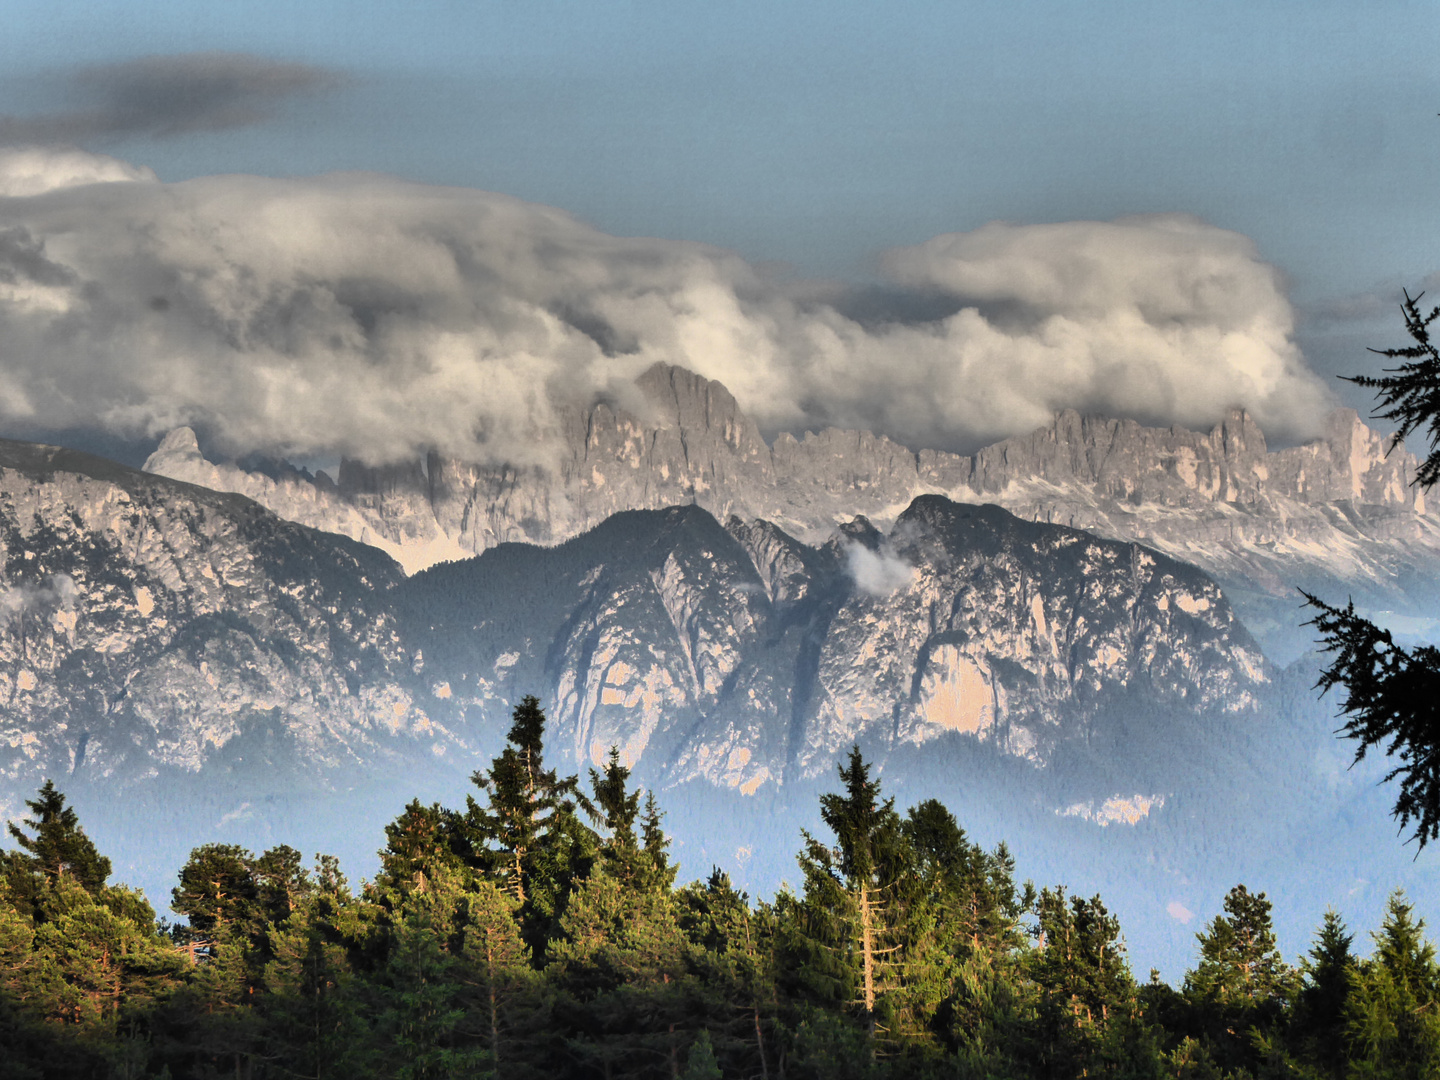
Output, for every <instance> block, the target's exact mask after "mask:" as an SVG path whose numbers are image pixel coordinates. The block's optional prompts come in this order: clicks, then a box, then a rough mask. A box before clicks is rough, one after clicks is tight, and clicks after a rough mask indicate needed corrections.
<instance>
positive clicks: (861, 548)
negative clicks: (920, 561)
mask: <svg viewBox="0 0 1440 1080" xmlns="http://www.w3.org/2000/svg"><path fill="white" fill-rule="evenodd" d="M845 569H846V570H848V571H849V573H850V577H851V578H852V579H853V580H854V582H855V584H856V586H857V587H858V588H859V589H860V591H861V592H864V593H868V594H869V595H871V596H889V595H890V594H891V593H893V592H895V591H896V590H897V589H903V588H906V587H907V586H909V585H911V584H913V583H914V581H915V574H916V571H915V567H913V566H911V565H910V564H909V563H908V562H906V561H905V560H904V559H902V558H901V557H900V556H899V555H897V554H895V552H893V551H891V550H890V549H889V548H888V547H881V548H880V549H879V550H878V551H872V550H871V549H870V548H868V547H866V546H865V545H864V544H862V543H860V542H858V541H853V540H852V541H851V542H850V543H848V544H846V545H845Z"/></svg>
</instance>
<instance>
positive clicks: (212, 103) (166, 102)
mask: <svg viewBox="0 0 1440 1080" xmlns="http://www.w3.org/2000/svg"><path fill="white" fill-rule="evenodd" d="M338 81H339V80H338V77H337V76H336V75H334V74H333V73H331V72H329V71H326V70H324V69H322V68H317V67H313V66H311V65H308V64H291V63H283V62H279V61H275V60H267V59H265V58H264V57H259V56H251V55H249V54H248V53H230V52H205V53H184V54H180V55H169V56H144V57H140V58H138V59H135V60H127V61H125V62H123V63H118V64H99V65H96V66H93V67H88V68H84V69H82V70H81V71H79V72H77V73H75V74H74V75H72V76H71V77H70V78H69V80H68V89H69V93H70V96H72V97H74V98H76V99H78V104H77V107H75V108H71V109H65V110H61V111H58V112H50V113H42V114H40V115H38V116H0V143H10V144H18V143H40V144H44V143H62V142H63V143H68V142H83V141H86V140H90V139H96V138H101V139H103V138H113V137H116V136H127V135H128V136H133V135H142V136H149V137H151V138H161V139H163V138H171V137H173V136H176V135H188V134H192V133H195V132H202V131H228V130H231V129H233V128H239V127H249V126H250V125H252V124H258V123H260V122H262V121H264V120H267V119H269V118H270V117H271V116H273V115H274V113H275V111H276V109H277V108H278V107H279V105H280V104H281V102H283V101H284V100H285V99H287V98H292V97H295V96H297V95H299V94H304V93H309V92H313V91H316V90H323V89H326V88H329V87H331V86H334V85H336V83H337V82H338Z"/></svg>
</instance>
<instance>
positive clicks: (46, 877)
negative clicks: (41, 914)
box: [7, 780, 110, 902]
mask: <svg viewBox="0 0 1440 1080" xmlns="http://www.w3.org/2000/svg"><path fill="white" fill-rule="evenodd" d="M25 805H26V806H27V807H29V808H30V813H31V814H32V815H33V816H31V817H27V818H22V819H21V820H20V822H19V824H15V823H14V822H12V823H10V824H9V825H8V826H7V828H8V830H9V833H10V836H11V837H12V838H13V839H14V840H15V842H16V844H17V845H19V850H18V851H16V852H15V853H14V854H13V856H12V857H11V858H10V859H8V860H7V862H8V863H9V868H8V873H7V877H8V878H9V883H10V888H11V890H12V893H13V894H14V895H15V896H16V897H19V898H26V897H30V898H33V897H34V894H35V889H36V886H37V885H38V883H39V882H40V881H41V880H43V881H44V882H46V883H48V884H50V885H55V884H56V883H58V882H59V881H60V880H61V879H62V878H69V879H71V880H73V881H76V882H78V883H79V885H80V886H81V887H82V888H83V889H85V891H86V892H88V893H89V894H90V895H91V896H98V895H100V891H101V890H102V889H103V888H104V886H105V879H106V878H108V877H109V876H110V860H109V859H107V858H105V856H103V855H101V854H100V853H99V851H97V850H96V848H95V845H94V844H93V843H92V842H91V840H90V838H89V837H88V836H86V835H85V830H84V829H82V828H81V827H80V819H79V816H78V815H77V814H76V813H75V810H74V808H73V807H69V806H66V805H65V796H64V795H62V794H61V793H60V791H59V790H58V789H57V788H56V787H55V783H54V781H53V780H46V781H45V783H44V785H43V786H42V787H41V788H40V792H39V795H38V796H37V797H36V798H34V799H26V800H25ZM26 830H29V831H30V832H31V833H33V835H26ZM22 902H24V901H23V900H22Z"/></svg>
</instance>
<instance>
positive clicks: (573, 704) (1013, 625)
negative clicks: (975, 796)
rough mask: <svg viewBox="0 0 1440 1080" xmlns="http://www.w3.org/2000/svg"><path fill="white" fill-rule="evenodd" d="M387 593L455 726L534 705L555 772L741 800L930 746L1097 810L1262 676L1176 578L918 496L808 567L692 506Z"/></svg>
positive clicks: (759, 536)
mask: <svg viewBox="0 0 1440 1080" xmlns="http://www.w3.org/2000/svg"><path fill="white" fill-rule="evenodd" d="M402 595H403V597H404V602H405V604H406V605H407V610H408V611H410V612H411V613H412V614H411V618H412V619H414V620H415V622H414V623H413V626H412V630H411V631H409V633H410V634H411V636H412V640H414V641H415V642H416V644H417V648H423V652H424V655H425V657H426V674H427V677H428V678H430V679H432V680H434V681H435V693H437V694H441V695H444V697H445V698H446V700H447V702H449V703H450V704H451V706H452V707H455V708H458V709H460V710H462V711H464V710H473V714H475V715H479V714H482V713H483V714H487V715H492V714H499V713H500V712H501V710H503V709H504V708H505V707H506V703H507V702H511V701H514V700H517V699H518V697H519V696H520V695H521V694H523V693H525V692H526V691H527V688H534V687H537V686H543V687H544V688H545V689H546V691H547V700H548V701H549V703H550V708H551V712H550V716H551V719H552V722H553V724H554V728H553V730H554V732H555V737H556V739H557V740H558V741H559V743H560V744H561V745H563V746H564V747H565V748H566V754H567V758H570V759H571V760H573V761H574V762H575V764H576V765H577V766H581V767H583V766H584V765H586V764H599V763H600V762H601V761H602V760H603V758H604V755H605V754H606V753H607V752H608V750H609V748H610V747H611V746H616V747H618V748H619V749H620V751H621V754H622V758H623V759H624V760H625V761H626V762H627V763H628V764H630V765H632V766H634V767H636V769H637V770H638V772H639V773H640V775H642V776H644V777H646V778H647V779H648V780H649V782H652V783H661V784H663V785H667V786H668V785H671V784H676V783H683V782H686V781H703V782H706V783H709V784H713V785H716V786H719V787H725V788H733V789H736V790H738V791H740V792H741V793H744V794H747V795H753V794H756V793H757V792H762V791H765V790H770V791H772V792H773V791H774V790H775V789H777V788H778V787H780V786H782V785H784V784H786V783H788V782H792V781H795V780H811V779H814V778H816V777H821V776H825V775H828V774H829V773H830V771H831V770H832V769H833V765H834V763H835V761H837V760H838V759H839V758H840V757H842V756H843V754H844V752H845V750H846V749H847V748H848V747H849V746H850V744H851V743H854V742H859V743H860V744H861V745H863V746H865V747H866V748H867V750H868V751H869V752H870V753H871V754H873V755H877V756H879V757H881V758H882V759H883V758H884V756H886V755H887V754H889V753H890V752H892V751H894V750H896V749H897V748H899V747H902V746H915V745H920V744H926V743H930V742H934V741H936V740H941V739H944V738H945V737H947V736H959V737H967V738H969V739H971V740H973V741H975V742H977V743H980V744H985V745H988V746H990V747H991V748H992V749H993V750H994V751H995V752H997V753H999V754H1001V755H1002V756H1007V757H1012V758H1016V759H1019V760H1021V761H1024V762H1026V763H1028V764H1029V765H1031V766H1035V767H1039V768H1042V769H1047V768H1052V767H1061V768H1063V769H1065V770H1066V771H1067V775H1068V776H1069V777H1070V779H1071V780H1072V781H1074V783H1075V784H1077V785H1078V787H1079V789H1082V790H1084V791H1086V792H1088V793H1089V794H1092V795H1093V794H1095V792H1093V791H1090V788H1092V787H1094V786H1095V785H1097V784H1098V785H1099V786H1100V787H1101V788H1104V789H1105V790H1103V791H1102V792H1100V797H1101V798H1102V799H1103V798H1105V797H1108V796H1110V795H1113V794H1114V792H1113V791H1111V790H1109V788H1110V787H1113V786H1114V784H1116V783H1122V782H1123V783H1128V784H1130V785H1132V787H1131V789H1130V790H1134V791H1139V790H1141V788H1136V787H1134V785H1136V784H1142V785H1143V784H1148V785H1150V786H1151V787H1154V785H1157V784H1164V783H1171V784H1172V785H1173V784H1174V783H1175V782H1176V779H1177V778H1178V777H1180V776H1181V775H1182V774H1183V773H1184V770H1185V768H1186V767H1187V766H1188V764H1190V761H1189V759H1188V758H1187V757H1186V752H1182V751H1183V748H1185V747H1191V748H1193V747H1195V746H1200V745H1203V743H1204V741H1205V740H1206V739H1211V740H1215V739H1217V738H1219V737H1220V736H1219V734H1218V733H1223V732H1226V731H1230V730H1231V729H1232V728H1233V727H1234V726H1235V725H1237V724H1239V725H1242V726H1243V725H1244V724H1247V723H1253V721H1254V718H1255V715H1256V706H1257V696H1258V694H1259V692H1260V691H1261V689H1262V687H1263V686H1264V685H1265V683H1266V680H1267V678H1268V675H1267V667H1266V663H1265V660H1264V658H1263V657H1262V655H1261V653H1260V650H1259V649H1258V647H1257V646H1256V645H1255V643H1254V641H1253V640H1252V639H1251V638H1250V636H1249V635H1248V634H1247V633H1246V631H1245V629H1244V628H1243V626H1241V625H1240V624H1239V622H1238V621H1237V620H1236V618H1235V616H1234V615H1233V613H1232V612H1231V610H1230V608H1229V605H1228V604H1227V602H1226V601H1225V598H1224V596H1223V595H1222V594H1221V592H1220V590H1219V588H1218V587H1217V586H1216V585H1215V583H1214V582H1213V581H1211V580H1210V579H1208V578H1207V577H1206V576H1205V575H1204V574H1203V573H1201V572H1199V571H1198V570H1196V569H1195V568H1193V567H1189V566H1185V565H1183V564H1180V563H1176V562H1174V561H1172V560H1170V559H1168V558H1166V557H1165V556H1163V555H1159V554H1157V553H1155V552H1153V551H1149V550H1146V549H1144V548H1141V547H1139V546H1138V545H1134V544H1127V543H1121V542H1116V541H1107V540H1101V539H1098V538H1096V537H1093V536H1090V535H1087V534H1085V533H1082V532H1079V531H1076V530H1073V529H1069V528H1064V527H1060V526H1054V525H1048V524H1037V523H1033V522H1025V521H1021V520H1019V519H1017V518H1015V517H1013V516H1012V515H1010V514H1008V513H1007V512H1005V511H1003V510H1000V509H999V508H996V507H993V506H972V505H965V504H958V503H954V502H952V501H950V500H948V499H945V498H943V497H939V496H926V497H923V498H921V499H918V500H916V502H915V503H914V504H913V505H912V506H911V507H910V508H909V509H908V510H906V511H905V513H904V514H902V515H901V516H900V518H899V520H898V521H897V522H896V524H895V525H894V527H893V528H892V530H891V531H890V532H889V534H882V533H880V532H879V531H878V530H876V529H875V528H874V527H873V526H872V525H870V524H869V523H868V522H866V521H865V520H864V519H857V520H855V521H854V522H851V523H848V524H847V525H846V526H844V527H843V528H842V529H840V530H838V531H837V532H836V533H835V534H834V536H833V537H832V538H831V540H830V541H828V542H827V543H826V544H825V545H823V546H822V547H818V548H817V547H811V546H807V545H805V544H803V543H801V542H799V541H798V540H795V539H794V538H792V537H790V536H788V535H787V534H785V533H784V532H783V531H781V530H779V529H778V528H776V527H775V526H773V525H771V524H769V523H767V522H764V521H758V522H745V521H742V520H741V519H739V518H732V519H731V521H730V524H729V527H728V529H722V528H721V527H720V525H719V524H718V523H717V522H716V521H715V520H714V518H712V517H711V516H710V515H709V514H708V513H706V512H705V511H703V510H700V509H699V508H693V507H677V508H672V509H669V510H663V511H649V512H629V513H625V514H620V515H617V516H616V517H613V518H611V519H609V520H608V521H606V522H605V523H604V524H603V525H602V526H600V527H599V528H598V529H596V530H594V531H592V532H590V533H587V534H585V535H582V536H581V537H578V538H576V539H574V540H571V541H569V542H567V543H565V544H562V545H559V546H557V547H554V548H542V547H536V546H521V545H503V546H501V547H499V548H496V549H493V550H491V551H487V552H486V553H485V554H484V555H482V556H481V557H480V558H479V559H475V560H471V561H468V562H465V563H457V564H451V565H446V566H440V567H436V568H434V569H432V570H429V571H426V572H424V573H421V574H418V575H416V576H414V577H412V578H411V579H410V580H409V581H408V582H407V583H406V584H405V586H404V587H403V590H402ZM1220 741H1224V740H1223V738H1221V739H1220ZM1167 745H1168V746H1169V747H1170V749H1169V750H1168V751H1167V750H1165V749H1164V747H1165V746H1167ZM571 755H573V757H571ZM1157 763H1158V764H1157ZM1132 766H1133V767H1132ZM567 767H569V766H568V764H567ZM1136 768H1138V769H1139V773H1136V772H1135V769H1136ZM1166 777H1169V779H1168V780H1167V779H1166ZM1087 778H1088V779H1087ZM1097 790H1098V789H1097ZM1144 790H1145V791H1149V790H1150V788H1149V787H1147V788H1144ZM1127 794H1129V791H1127Z"/></svg>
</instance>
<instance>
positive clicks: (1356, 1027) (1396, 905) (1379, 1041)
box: [1345, 892, 1440, 1080]
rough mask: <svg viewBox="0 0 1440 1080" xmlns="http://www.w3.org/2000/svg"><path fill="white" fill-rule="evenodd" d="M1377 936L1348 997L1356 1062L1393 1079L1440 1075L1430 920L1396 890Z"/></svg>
mask: <svg viewBox="0 0 1440 1080" xmlns="http://www.w3.org/2000/svg"><path fill="white" fill-rule="evenodd" d="M1372 936H1373V938H1374V941H1375V953H1374V955H1373V956H1371V957H1370V958H1369V959H1368V960H1366V961H1365V962H1364V963H1363V964H1360V965H1358V967H1356V968H1355V969H1354V972H1353V975H1352V978H1351V982H1350V993H1349V995H1348V997H1347V999H1346V1003H1345V1015H1346V1021H1347V1023H1346V1034H1347V1036H1348V1038H1349V1043H1350V1058H1351V1061H1352V1063H1353V1067H1354V1069H1355V1071H1356V1072H1357V1073H1358V1074H1360V1075H1365V1076H1377V1077H1385V1078H1387V1080H1389V1078H1394V1080H1420V1078H1421V1077H1434V1076H1436V1075H1440V1008H1437V1007H1440V972H1437V969H1436V964H1435V948H1434V946H1433V945H1431V944H1430V943H1429V942H1428V941H1426V940H1425V921H1424V920H1423V919H1420V920H1417V919H1415V918H1414V907H1413V905H1411V904H1410V903H1409V902H1408V901H1407V900H1406V899H1405V896H1404V894H1403V893H1400V892H1396V893H1395V894H1393V895H1392V896H1391V897H1390V902H1389V904H1388V905H1387V907H1386V911H1385V920H1384V922H1383V923H1382V924H1381V927H1380V931H1379V933H1377V934H1374V935H1372Z"/></svg>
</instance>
